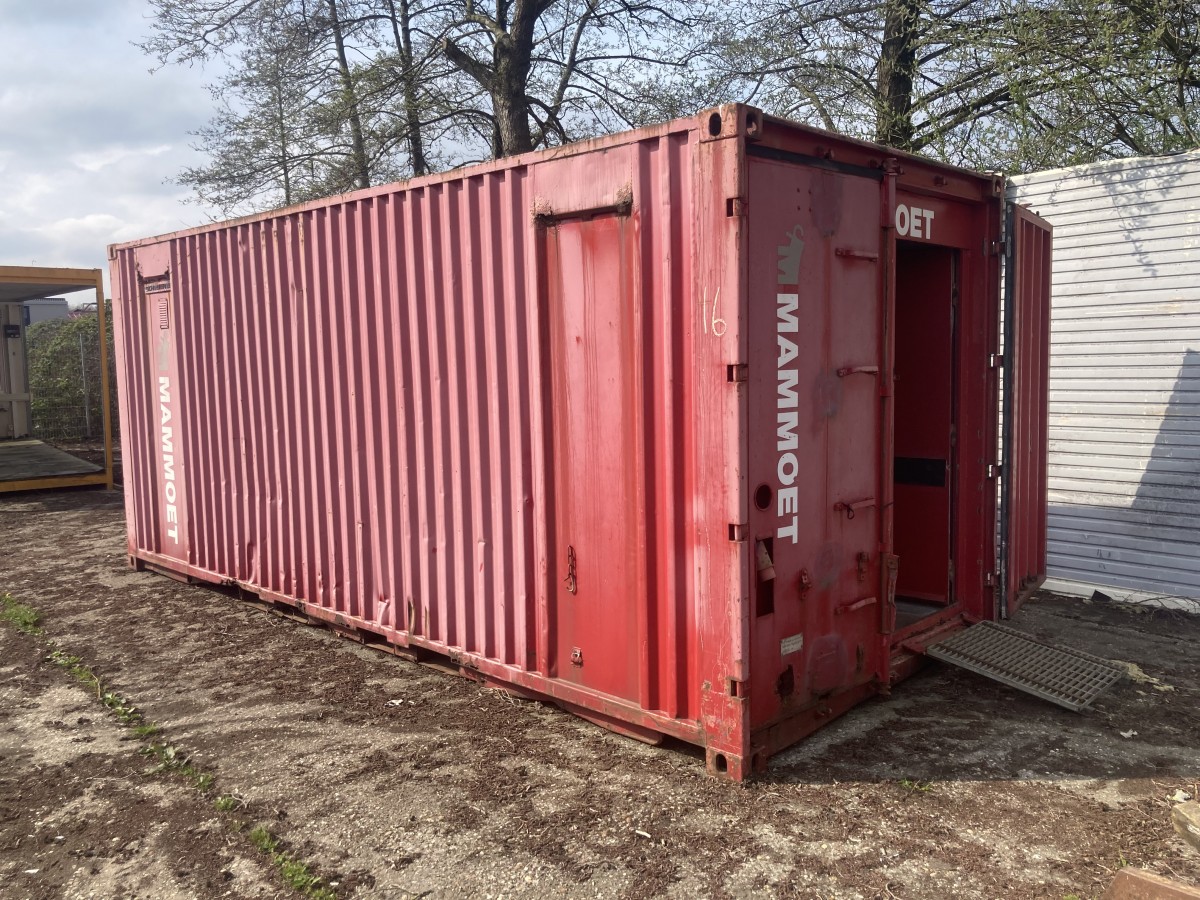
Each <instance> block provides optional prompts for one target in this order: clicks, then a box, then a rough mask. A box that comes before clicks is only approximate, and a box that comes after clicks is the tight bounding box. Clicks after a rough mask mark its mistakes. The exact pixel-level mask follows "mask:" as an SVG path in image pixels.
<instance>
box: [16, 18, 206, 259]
mask: <svg viewBox="0 0 1200 900" xmlns="http://www.w3.org/2000/svg"><path fill="white" fill-rule="evenodd" d="M146 14H147V9H146V4H145V2H144V0H0V265H39V266H77V267H81V268H104V269H105V270H106V271H107V259H106V254H105V248H106V247H107V245H108V244H111V243H113V242H115V241H124V240H130V239H132V238H139V237H147V236H150V235H154V234H161V233H163V232H166V231H174V230H176V229H179V228H184V227H188V226H192V225H197V224H200V223H202V222H205V221H207V220H208V219H209V213H208V210H206V209H204V208H203V207H200V206H197V205H195V204H192V203H184V202H183V201H184V200H186V199H187V197H188V192H187V191H186V190H185V189H183V188H181V187H179V186H177V185H175V184H173V183H171V179H172V178H173V177H174V176H175V175H176V173H178V172H179V170H180V169H182V168H183V167H184V166H185V165H195V164H196V163H197V162H200V161H201V160H202V159H203V157H201V156H200V154H198V153H196V152H195V151H194V150H192V149H191V147H190V146H189V145H190V144H191V142H192V140H193V138H192V137H191V136H190V135H189V132H191V131H195V130H197V129H198V128H200V127H201V126H202V125H203V124H204V123H205V122H206V121H207V120H208V118H209V116H210V115H211V114H212V112H213V103H212V99H211V98H210V96H209V94H208V92H207V91H206V90H205V89H204V84H205V82H206V81H207V80H209V79H210V78H211V75H212V73H211V72H209V73H205V72H204V71H202V70H200V69H198V68H195V69H188V68H186V67H178V66H172V67H169V68H166V69H162V70H160V71H157V72H154V73H153V74H151V72H150V71H149V70H150V69H151V68H152V66H153V65H154V60H152V59H150V58H148V57H146V56H144V55H143V54H142V52H141V51H140V50H138V49H137V48H136V47H134V46H133V45H132V43H131V42H132V41H138V40H140V39H141V38H143V37H144V36H146V35H147V34H148V33H149V23H148V22H147V21H146V18H145V16H146Z"/></svg>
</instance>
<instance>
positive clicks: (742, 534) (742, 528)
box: [729, 522, 749, 543]
mask: <svg viewBox="0 0 1200 900" xmlns="http://www.w3.org/2000/svg"><path fill="white" fill-rule="evenodd" d="M748 531H749V528H748V527H747V525H746V523H745V522H737V523H735V522H731V523H730V525H729V539H730V540H731V541H733V542H735V543H741V542H742V541H744V540H746V533H747V532H748Z"/></svg>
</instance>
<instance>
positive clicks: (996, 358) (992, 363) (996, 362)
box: [988, 353, 1004, 369]
mask: <svg viewBox="0 0 1200 900" xmlns="http://www.w3.org/2000/svg"><path fill="white" fill-rule="evenodd" d="M988 366H989V368H992V369H1003V368H1004V354H1003V353H992V354H989V356H988Z"/></svg>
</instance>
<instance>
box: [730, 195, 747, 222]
mask: <svg viewBox="0 0 1200 900" xmlns="http://www.w3.org/2000/svg"><path fill="white" fill-rule="evenodd" d="M745 215H746V198H744V197H727V198H725V216H726V218H730V219H740V218H742V217H743V216H745Z"/></svg>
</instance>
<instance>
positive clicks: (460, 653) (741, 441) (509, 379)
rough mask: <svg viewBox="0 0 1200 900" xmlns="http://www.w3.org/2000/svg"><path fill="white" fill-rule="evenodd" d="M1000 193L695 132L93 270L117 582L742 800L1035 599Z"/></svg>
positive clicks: (692, 126) (293, 215)
mask: <svg viewBox="0 0 1200 900" xmlns="http://www.w3.org/2000/svg"><path fill="white" fill-rule="evenodd" d="M1003 196H1004V192H1003V182H1002V180H1001V179H1000V178H999V177H995V176H990V175H980V174H977V173H973V172H969V171H965V170H962V169H957V168H953V167H950V166H945V165H940V164H936V163H933V162H930V161H928V160H923V159H920V158H917V157H914V156H909V155H906V154H902V153H898V152H896V151H892V150H889V149H885V148H883V147H879V146H874V145H871V144H867V143H862V142H858V141H852V140H849V139H846V138H842V137H837V136H834V135H831V134H828V133H824V132H820V131H816V130H813V129H809V128H806V127H802V126H799V125H796V124H793V123H789V122H786V121H782V120H779V119H774V118H771V117H768V116H764V115H763V114H762V113H761V112H759V111H758V110H755V109H753V108H750V107H746V106H739V105H730V106H725V107H721V108H720V109H717V110H713V111H709V112H706V113H704V114H702V115H700V116H698V117H696V118H693V119H683V120H680V121H676V122H671V123H668V124H666V125H661V126H656V127H652V128H645V129H641V130H639V131H635V132H630V133H628V134H621V135H616V136H612V137H608V138H603V139H599V140H595V141H590V142H585V143H580V144H574V145H570V146H567V147H561V148H556V149H553V150H548V151H544V152H539V153H533V154H529V155H526V156H521V157H516V158H512V159H505V160H500V161H497V162H494V163H489V164H486V165H480V166H474V167H471V168H467V169H462V170H457V171H453V172H449V173H446V174H442V175H436V176H431V177H427V178H421V179H417V180H413V181H410V182H405V183H402V184H394V185H387V186H384V187H379V188H372V189H369V190H365V191H359V192H356V193H353V194H347V195H344V196H340V197H335V198H331V199H328V200H323V201H319V202H314V203H310V204H307V205H304V206H297V207H292V208H289V209H286V210H281V211H278V212H274V213H268V214H264V215H259V216H254V217H250V218H246V219H240V220H237V221H234V222H228V223H222V224H218V225H212V226H206V227H203V228H197V229H194V230H191V231H184V232H179V233H176V234H172V235H167V236H164V237H159V238H152V239H148V240H142V241H134V242H131V243H127V244H121V245H118V246H115V247H113V248H111V249H110V254H109V255H110V259H111V260H112V284H113V292H114V294H115V298H114V307H115V322H116V347H117V354H118V359H119V363H120V365H119V367H118V379H119V386H120V408H121V440H122V453H123V460H124V466H125V497H126V512H127V523H128V543H129V557H130V563H131V564H132V565H134V566H136V567H149V568H153V569H155V570H158V571H162V572H165V573H168V574H174V575H176V576H181V577H187V578H192V579H199V580H201V581H207V582H213V583H220V584H225V585H235V586H237V587H238V588H240V589H241V590H242V591H244V592H246V593H248V594H251V595H255V596H257V597H259V598H261V599H262V600H264V601H267V602H269V603H272V604H274V605H276V606H277V607H279V608H282V609H286V610H288V611H290V612H293V613H295V614H297V615H300V616H301V617H304V618H307V619H309V620H317V621H322V622H325V623H328V624H330V625H332V626H333V627H335V628H337V629H340V630H342V631H343V632H348V633H351V634H353V635H354V636H356V637H358V638H359V639H361V640H363V641H366V642H370V643H374V644H379V645H380V646H383V647H385V648H388V649H392V650H393V651H395V652H399V653H401V654H403V655H409V656H414V657H416V658H419V659H427V658H429V659H436V660H440V661H442V662H447V661H448V662H449V663H450V664H452V665H453V666H455V667H457V668H458V669H459V670H460V671H461V672H463V673H464V674H469V675H470V676H472V677H475V678H478V679H480V680H482V681H484V682H486V683H491V684H496V685H502V686H505V687H507V688H510V689H513V690H517V691H520V692H523V693H527V694H529V695H531V696H537V697H541V698H547V699H550V700H553V701H554V702H557V703H559V704H560V705H562V706H563V707H565V708H567V709H569V710H571V711H573V712H575V713H577V714H579V715H581V716H585V717H587V718H589V719H591V720H593V721H596V722H598V723H600V724H603V725H605V726H607V727H610V728H613V729H616V730H618V731H622V732H624V733H627V734H630V735H633V736H635V737H638V738H641V739H644V740H652V741H654V740H659V739H661V737H662V736H664V735H669V736H672V737H675V738H681V739H683V740H685V741H690V742H693V743H695V744H698V745H701V746H703V747H705V748H706V751H707V758H708V765H709V768H710V770H711V771H713V772H716V773H721V774H724V775H726V776H728V777H732V778H736V779H740V778H742V777H744V776H745V775H746V774H747V773H748V772H749V770H750V769H751V768H752V767H761V766H763V765H765V763H766V760H767V758H768V757H769V756H770V755H771V754H772V753H775V752H777V751H778V750H780V749H781V748H783V747H785V746H787V745H789V744H790V743H792V742H794V741H796V740H797V739H799V738H801V737H802V736H804V735H805V734H807V733H809V732H810V731H812V730H813V729H815V728H817V727H818V726H819V725H821V724H822V723H823V722H825V721H827V720H828V719H829V718H830V717H831V716H834V715H837V714H839V713H841V712H844V711H845V710H847V709H849V708H850V707H851V706H852V705H854V704H855V703H857V702H858V701H860V700H862V699H864V698H866V697H868V696H870V695H873V694H877V693H881V692H886V691H887V690H888V687H889V685H890V684H892V683H893V682H894V681H895V680H896V679H897V678H900V677H902V676H903V675H905V674H907V673H908V672H910V671H912V669H913V668H914V667H915V664H916V662H917V660H918V659H919V655H920V652H921V650H922V648H923V644H924V642H925V641H926V640H927V639H928V636H929V635H931V634H934V633H942V632H944V631H945V630H946V629H950V628H958V627H963V626H964V625H965V624H967V623H970V622H973V621H978V620H981V619H991V618H996V617H998V616H1003V615H1004V614H1005V613H1006V611H1007V610H1009V609H1011V608H1013V607H1014V606H1015V605H1016V604H1017V603H1019V602H1020V600H1021V599H1022V598H1023V597H1024V596H1025V595H1027V594H1028V592H1029V591H1030V590H1032V589H1033V588H1034V587H1036V586H1037V584H1039V583H1040V579H1041V577H1042V574H1043V573H1044V571H1045V550H1044V547H1045V466H1046V462H1045V450H1046V430H1045V410H1046V400H1045V397H1046V354H1047V347H1048V302H1049V230H1048V227H1047V226H1046V225H1045V223H1043V222H1041V221H1040V220H1038V219H1037V218H1036V217H1034V216H1032V215H1030V214H1029V213H1027V212H1025V211H1023V210H1022V211H1017V212H1016V213H1012V212H1011V211H1010V218H1011V219H1012V220H1013V222H1014V223H1015V225H1014V226H1012V227H1010V228H1009V229H1008V230H1007V237H1006V229H1005V222H1004V214H1005V205H1004V202H1003ZM1002 258H1006V266H1007V271H1008V274H1009V276H1010V277H1009V279H1008V281H1009V283H1010V284H1011V285H1013V291H1012V293H1011V294H1010V298H1011V299H1010V300H1009V305H1008V309H1009V313H1010V314H1009V316H1008V318H1007V322H1008V324H1009V326H1010V330H1009V333H1008V334H1007V337H1006V341H1005V356H1004V357H1001V356H1000V355H999V354H1000V332H1001V327H1000V310H1001V290H1000V284H1001V260H1002ZM1001 377H1005V378H1006V379H1007V380H1006V384H1005V386H1006V390H1005V397H1006V406H1010V407H1011V409H1010V410H1009V416H1008V418H1007V419H1006V422H1007V423H1009V424H1006V429H1010V430H1008V431H1006V436H1009V439H1008V440H1006V441H1005V442H1004V447H1005V452H1006V456H1007V458H1006V459H1005V460H1004V461H1003V467H1002V466H1001V461H1000V460H999V459H998V458H997V455H996V454H997V449H996V448H997V446H998V443H999V441H998V438H999V433H998V428H999V416H998V412H999V403H1000V401H999V398H1000V379H1001ZM1001 471H1003V473H1004V488H1005V489H1004V490H1002V491H1000V492H999V493H1000V494H1002V496H1003V497H1004V500H1005V503H1006V504H1007V508H1006V509H1005V510H1004V511H1003V514H1002V515H1001V516H998V514H997V513H998V510H997V495H998V491H997V480H996V479H997V477H998V475H999V473H1000V472H1001ZM999 521H1002V522H1003V523H1004V524H1005V528H1006V529H1007V530H1004V529H1000V530H1001V531H1003V533H998V524H997V523H998V522H999ZM998 547H1000V548H1001V551H1000V552H999V553H998V550H997V548H998ZM1001 554H1002V555H1003V560H1002V559H1001V558H1000V555H1001ZM1002 576H1003V578H1004V579H1005V583H1003V584H1002V583H1000V579H1001V577H1002Z"/></svg>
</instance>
